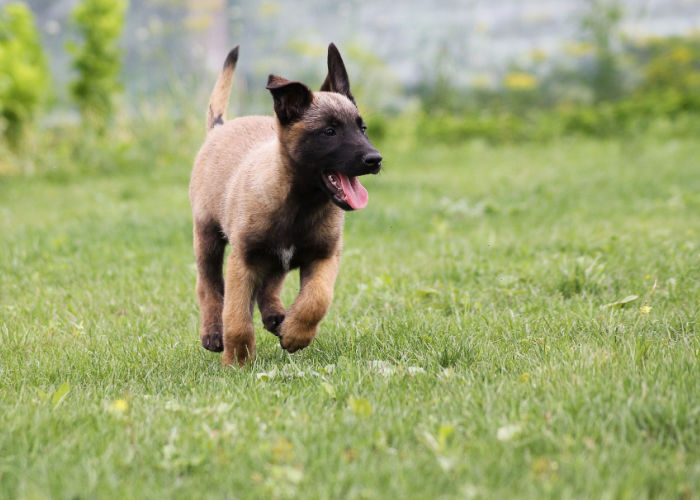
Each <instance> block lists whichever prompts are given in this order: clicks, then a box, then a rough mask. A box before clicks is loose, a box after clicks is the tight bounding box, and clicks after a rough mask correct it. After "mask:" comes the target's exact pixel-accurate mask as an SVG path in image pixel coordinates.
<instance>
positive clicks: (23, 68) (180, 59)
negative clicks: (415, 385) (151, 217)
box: [0, 0, 700, 173]
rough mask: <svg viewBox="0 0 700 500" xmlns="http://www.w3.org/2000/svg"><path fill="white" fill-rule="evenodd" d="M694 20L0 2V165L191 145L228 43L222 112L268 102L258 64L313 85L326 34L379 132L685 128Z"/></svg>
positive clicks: (559, 7)
mask: <svg viewBox="0 0 700 500" xmlns="http://www.w3.org/2000/svg"><path fill="white" fill-rule="evenodd" d="M699 28H700V0H500V1H498V2H492V1H485V0H461V1H458V0H439V1H431V2H425V1H420V0H410V1H406V2H401V4H400V6H397V4H396V3H395V2H388V1H384V0H372V1H369V0H367V1H365V0H352V1H348V2H340V3H339V2H334V1H330V0H312V1H306V2H292V1H275V0H270V1H246V2H243V1H240V0H201V1H196V0H142V1H133V0H132V1H131V2H130V3H128V2H127V1H126V0H53V1H50V0H31V1H26V2H17V1H7V0H0V135H1V136H2V145H1V146H0V153H2V155H1V156H0V158H4V160H3V159H0V173H8V172H20V171H22V172H32V171H36V170H41V169H51V168H53V169H56V168H59V167H60V165H59V164H60V163H61V161H60V158H58V157H60V155H61V154H68V155H76V154H83V155H88V157H85V156H83V157H82V159H85V160H89V161H87V162H85V161H83V162H79V163H81V164H85V163H87V164H89V165H90V166H91V168H97V169H105V168H107V169H108V168H110V165H111V164H112V163H113V162H111V159H114V155H120V154H126V153H125V151H124V150H125V149H126V148H127V147H128V145H129V142H130V141H131V140H132V139H134V137H135V136H138V137H139V138H140V139H141V140H144V139H148V138H149V137H150V138H151V139H152V140H156V141H158V142H160V143H161V146H158V147H163V149H164V150H166V149H167V146H175V148H177V146H178V145H180V147H182V141H181V139H182V138H185V137H190V136H189V135H187V134H190V133H193V132H194V137H195V138H196V140H195V141H194V142H193V141H192V140H187V141H185V144H187V145H191V144H195V143H197V142H199V141H200V140H201V135H202V134H201V129H202V128H203V125H202V123H203V117H204V110H205V108H206V103H207V99H208V94H209V92H210V90H211V88H212V86H213V83H214V81H215V78H216V74H217V73H218V70H219V68H220V67H221V64H222V61H223V60H224V58H225V56H226V53H227V52H228V50H229V49H230V48H231V47H232V46H234V45H235V44H239V43H240V44H241V59H240V62H239V66H238V70H237V75H236V78H235V83H234V89H233V92H232V99H231V101H232V109H231V112H230V115H229V116H234V115H235V114H249V113H266V114H267V113H270V112H271V100H270V98H269V95H268V94H267V92H266V91H265V90H264V86H265V82H266V77H267V75H268V74H269V73H277V74H280V75H283V76H285V77H288V78H292V79H298V80H301V81H304V82H307V83H308V84H309V85H312V86H318V85H319V84H320V83H321V81H322V79H323V77H324V74H325V54H326V47H327V45H328V42H330V41H334V42H335V43H336V44H337V45H338V46H339V47H340V49H341V52H342V54H343V55H344V58H345V60H346V64H347V66H348V69H349V72H350V76H351V82H352V84H353V92H354V93H355V95H356V96H357V98H358V99H357V100H358V102H359V103H360V107H361V111H363V113H364V114H365V115H366V116H367V118H368V125H369V130H370V135H371V136H372V137H373V138H374V139H375V140H378V141H381V140H385V139H393V140H394V142H396V143H399V144H404V145H406V146H407V147H410V144H411V142H412V141H415V140H416V138H420V140H421V141H435V142H440V143H447V144H450V143H455V142H461V141H464V140H468V139H473V138H476V139H479V140H485V141H489V142H502V141H509V142H510V141H525V140H551V139H553V138H558V137H561V136H565V135H571V134H585V135H597V136H608V135H611V134H614V135H617V134H624V133H630V132H634V131H637V130H639V129H645V128H648V127H650V126H657V127H660V128H661V129H662V130H664V131H666V132H665V133H670V134H680V133H692V134H694V133H696V132H698V131H699V129H698V127H697V126H696V124H695V120H694V116H695V114H697V112H698V111H700V31H698V30H699ZM153 124H160V125H162V127H155V128H154V127H153V126H152V125H153ZM173 128H175V129H176V130H177V132H176V133H174V134H170V135H168V134H167V133H163V134H162V135H158V134H157V133H156V132H155V131H163V132H165V131H167V130H172V129H173ZM144 129H147V130H148V132H147V131H145V130H144ZM178 133H181V134H183V135H182V136H181V137H178ZM71 134H78V135H79V139H80V140H78V141H72V140H71V137H72V135H71ZM105 136H108V137H109V141H108V142H109V144H107V145H104V144H101V143H100V140H101V139H100V138H102V137H105ZM47 141H48V142H47ZM95 141H97V143H96V142H95ZM162 141H165V142H164V143H163V142H162ZM172 141H176V142H175V143H173V142H172ZM96 144H97V145H98V147H108V149H109V150H110V151H111V153H112V155H106V156H103V157H100V155H99V154H97V153H96V152H94V151H93V153H94V154H92V153H90V147H91V146H95V145H96ZM163 144H164V145H165V146H163ZM49 147H50V148H51V149H52V150H53V153H52V154H51V155H48V156H49V157H46V156H43V157H41V158H38V157H37V156H36V155H35V154H33V153H36V152H37V151H38V150H42V151H46V149H47V148H49ZM62 152H63V153H62ZM191 153H192V152H189V150H188V153H187V154H188V155H190V156H191ZM91 154H92V156H94V157H91V156H90V155H91ZM112 166H113V165H112ZM64 167H65V168H78V167H71V166H69V165H66V166H64ZM83 168H84V167H83Z"/></svg>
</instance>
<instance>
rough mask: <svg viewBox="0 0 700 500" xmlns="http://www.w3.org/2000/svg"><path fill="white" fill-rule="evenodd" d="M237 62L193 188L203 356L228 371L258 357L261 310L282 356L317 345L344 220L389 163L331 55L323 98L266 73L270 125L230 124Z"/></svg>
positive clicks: (215, 104) (211, 118)
mask: <svg viewBox="0 0 700 500" xmlns="http://www.w3.org/2000/svg"><path fill="white" fill-rule="evenodd" d="M237 61H238V47H236V48H234V49H233V50H232V51H231V52H230V53H229V55H228V57H227V58H226V62H225V63H224V68H223V71H222V73H221V75H220V76H219V79H218V80H217V82H216V86H215V87H214V92H213V93H212V95H211V99H210V101H209V112H208V114H207V131H208V133H207V138H206V140H205V142H204V145H203V146H202V148H201V150H200V151H199V154H198V155H197V158H196V160H195V163H194V170H193V172H192V180H191V183H190V200H191V202H192V213H193V219H194V252H195V257H196V259H197V296H198V298H199V309H200V316H201V331H200V339H201V341H202V346H203V347H204V348H206V349H209V350H211V351H222V350H223V352H224V354H223V363H224V365H229V364H231V363H233V362H234V361H236V362H238V364H240V365H243V364H244V363H245V362H246V361H247V360H249V359H252V357H253V356H254V355H255V336H254V333H253V306H254V302H255V301H257V303H258V307H259V308H260V313H261V315H262V321H263V324H264V326H265V329H267V330H269V331H270V332H272V333H274V334H275V335H277V336H278V337H279V339H280V344H281V345H282V348H284V349H286V350H287V351H289V352H294V351H296V350H298V349H302V348H304V347H306V346H308V345H309V343H311V341H312V340H313V338H314V336H315V335H316V332H317V331H318V325H319V322H320V321H321V319H323V316H324V315H325V314H326V312H327V311H328V308H329V307H330V304H331V301H332V299H333V286H334V284H335V279H336V275H337V274H338V264H339V262H340V253H341V248H342V233H343V222H344V212H345V211H349V210H358V209H361V208H364V207H365V206H366V205H367V200H368V195H367V190H366V189H365V188H364V187H363V186H362V184H360V181H359V180H358V177H359V176H361V175H365V174H376V173H378V172H379V170H380V168H381V163H382V156H381V155H380V154H379V152H378V151H377V150H376V149H375V148H374V147H373V146H372V144H371V143H370V141H369V139H368V138H367V135H365V131H366V126H365V123H364V121H363V120H362V117H361V116H360V113H359V112H358V109H357V106H356V104H355V99H354V97H353V95H352V93H351V92H350V82H349V80H348V74H347V71H346V70H345V65H344V64H343V59H342V58H341V57H340V52H338V49H337V48H336V47H335V45H333V44H331V45H330V46H329V47H328V76H327V77H326V79H325V81H324V82H323V85H321V89H320V92H312V91H311V90H309V89H308V88H307V87H306V86H305V85H303V84H302V83H299V82H295V81H290V80H286V79H284V78H282V77H279V76H275V75H270V76H269V79H268V81H267V89H268V90H269V91H270V92H271V93H272V98H273V101H274V110H275V116H246V117H242V118H236V119H233V120H229V121H224V113H225V110H226V107H227V105H228V98H229V93H230V87H231V79H232V77H233V72H234V69H235V67H236V62H237ZM227 243H229V244H230V245H231V252H230V254H229V256H228V262H227V263H226V273H225V279H223V276H222V275H223V273H222V265H223V259H224V248H225V246H226V244H227ZM296 268H299V269H300V278H301V279H300V281H301V290H300V292H299V295H298V297H297V298H296V300H295V301H294V303H293V304H292V305H291V306H290V307H289V309H285V307H284V305H283V304H282V302H281V300H280V292H281V289H282V284H283V282H284V279H285V276H286V274H287V273H288V272H289V271H290V270H291V269H296Z"/></svg>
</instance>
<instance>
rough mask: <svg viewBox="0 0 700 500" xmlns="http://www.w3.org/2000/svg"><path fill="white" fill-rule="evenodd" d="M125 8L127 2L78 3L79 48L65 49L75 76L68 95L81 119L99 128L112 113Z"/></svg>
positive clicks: (75, 16)
mask: <svg viewBox="0 0 700 500" xmlns="http://www.w3.org/2000/svg"><path fill="white" fill-rule="evenodd" d="M127 5H128V2H127V0H81V2H80V3H79V4H78V6H77V7H76V8H75V10H74V11H73V20H74V21H75V23H76V26H77V28H78V31H79V32H80V35H81V37H82V44H81V45H76V44H70V45H69V46H68V49H69V50H70V52H71V53H72V55H73V68H74V69H75V71H76V72H77V79H76V80H75V81H74V82H73V83H72V85H71V92H72V94H73V97H74V98H75V100H76V102H77V103H78V106H79V107H80V110H81V112H82V113H83V116H84V117H85V118H87V119H88V120H89V121H91V122H93V123H94V124H96V125H97V126H98V127H100V128H101V127H103V126H104V124H105V122H106V120H107V119H108V118H109V117H110V115H111V113H112V108H113V96H114V94H115V93H116V92H117V91H119V90H120V89H121V85H120V83H119V81H118V75H119V71H120V69H121V57H122V50H121V48H120V47H119V46H118V41H119V38H120V36H121V33H122V29H123V26H124V15H125V12H126V9H127Z"/></svg>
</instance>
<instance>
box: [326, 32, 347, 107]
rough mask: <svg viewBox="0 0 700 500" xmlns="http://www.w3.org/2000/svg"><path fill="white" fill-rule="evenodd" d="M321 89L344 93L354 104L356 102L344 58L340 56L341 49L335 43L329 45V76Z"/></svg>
mask: <svg viewBox="0 0 700 500" xmlns="http://www.w3.org/2000/svg"><path fill="white" fill-rule="evenodd" d="M321 90H322V91H324V92H336V93H338V94H343V95H344V96H345V97H347V98H348V99H350V100H351V101H352V102H353V104H354V103H355V98H354V97H353V95H352V92H350V79H349V78H348V72H347V70H346V69H345V64H344V63H343V58H342V57H340V51H338V47H336V46H335V44H333V43H332V44H330V45H329V46H328V76H326V80H325V81H324V82H323V85H321Z"/></svg>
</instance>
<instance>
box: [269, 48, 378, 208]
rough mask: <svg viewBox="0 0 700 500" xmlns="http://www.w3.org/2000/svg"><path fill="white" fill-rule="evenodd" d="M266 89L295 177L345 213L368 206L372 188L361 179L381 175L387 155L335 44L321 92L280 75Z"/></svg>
mask: <svg viewBox="0 0 700 500" xmlns="http://www.w3.org/2000/svg"><path fill="white" fill-rule="evenodd" d="M267 89H268V90H270V92H271V93H272V97H273V99H274V104H275V114H276V115H277V118H278V120H279V124H280V127H279V135H280V142H281V143H282V146H283V148H284V150H285V152H286V154H287V156H288V157H289V159H290V160H291V162H292V164H293V165H294V168H295V169H297V172H295V173H296V174H297V175H299V176H300V177H301V178H302V179H303V180H304V182H305V183H313V184H314V185H315V186H316V187H318V189H321V190H323V191H324V192H325V193H327V194H328V196H329V197H330V199H331V200H332V201H333V202H334V203H335V204H336V205H338V206H339V207H340V208H342V209H343V210H357V209H360V208H364V207H365V206H366V205H367V200H368V195H367V190H366V189H365V188H364V187H363V186H362V184H360V181H359V180H358V179H357V178H358V177H359V176H361V175H365V174H376V173H378V172H379V170H380V169H381V166H382V155H380V154H379V152H378V151H377V150H376V149H375V148H374V146H372V144H371V143H370V142H369V138H368V137H367V135H366V134H365V131H366V130H367V127H366V126H365V122H364V121H363V120H362V117H361V116H360V112H359V111H358V109H357V106H356V105H355V99H354V97H353V95H352V93H351V92H350V81H349V79H348V73H347V71H346V70H345V64H343V59H342V58H341V57H340V52H338V49H337V48H336V46H335V45H333V44H330V46H329V47H328V76H327V77H326V80H325V81H324V82H323V85H322V86H321V90H320V92H312V91H311V90H309V88H308V87H306V85H304V84H302V83H299V82H293V81H289V80H287V79H285V78H282V77H279V76H275V75H270V77H269V79H268V82H267Z"/></svg>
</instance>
